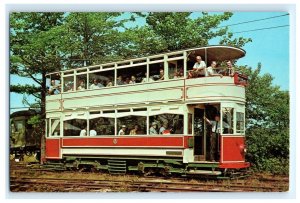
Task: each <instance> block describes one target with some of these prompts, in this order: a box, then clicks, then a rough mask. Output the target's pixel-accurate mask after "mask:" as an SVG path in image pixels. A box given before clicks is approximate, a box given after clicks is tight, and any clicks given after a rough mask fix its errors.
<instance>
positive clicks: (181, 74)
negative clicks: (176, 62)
mask: <svg viewBox="0 0 300 203" xmlns="http://www.w3.org/2000/svg"><path fill="white" fill-rule="evenodd" d="M182 77H183V69H179V71H177V72H175V73H174V78H173V79H177V78H182Z"/></svg>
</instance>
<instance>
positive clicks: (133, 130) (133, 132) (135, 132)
mask: <svg viewBox="0 0 300 203" xmlns="http://www.w3.org/2000/svg"><path fill="white" fill-rule="evenodd" d="M138 130H139V126H138V125H135V126H134V128H133V129H132V130H130V133H129V135H136V134H137V131H138Z"/></svg>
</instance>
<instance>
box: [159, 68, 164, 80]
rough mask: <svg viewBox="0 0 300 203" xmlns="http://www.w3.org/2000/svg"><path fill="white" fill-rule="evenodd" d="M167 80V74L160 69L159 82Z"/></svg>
mask: <svg viewBox="0 0 300 203" xmlns="http://www.w3.org/2000/svg"><path fill="white" fill-rule="evenodd" d="M164 79H165V73H164V69H162V68H161V69H160V70H159V79H158V80H164Z"/></svg>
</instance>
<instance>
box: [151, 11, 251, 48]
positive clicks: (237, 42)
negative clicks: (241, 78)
mask: <svg viewBox="0 0 300 203" xmlns="http://www.w3.org/2000/svg"><path fill="white" fill-rule="evenodd" d="M191 14H192V13H189V12H182V13H174V12H172V13H169V12H164V13H152V12H150V13H149V14H148V16H147V17H146V22H147V24H148V26H149V27H150V28H151V30H153V31H154V33H155V34H156V35H157V37H158V38H159V39H160V41H161V43H162V44H165V49H164V50H162V51H173V50H179V49H186V48H191V47H199V46H207V45H208V44H209V40H211V39H213V38H217V37H223V38H222V39H221V40H220V44H228V45H232V46H238V47H242V46H244V44H246V43H248V42H250V41H251V39H246V38H239V39H232V37H233V35H232V34H231V33H228V28H227V27H220V28H218V26H219V25H220V24H221V23H222V22H224V21H226V20H228V19H229V18H230V17H231V16H232V15H233V14H232V13H230V12H225V13H223V14H213V15H211V14H208V13H206V12H202V16H199V17H197V18H195V19H192V18H191Z"/></svg>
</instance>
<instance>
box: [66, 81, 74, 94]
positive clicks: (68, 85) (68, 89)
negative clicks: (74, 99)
mask: <svg viewBox="0 0 300 203" xmlns="http://www.w3.org/2000/svg"><path fill="white" fill-rule="evenodd" d="M73 87H74V86H73V83H72V82H69V83H67V84H66V85H65V92H72V91H73Z"/></svg>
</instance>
